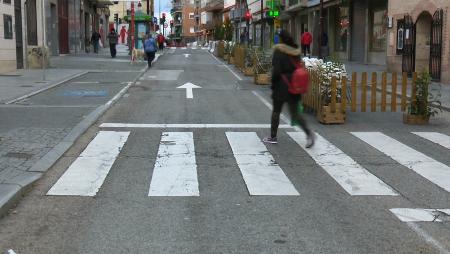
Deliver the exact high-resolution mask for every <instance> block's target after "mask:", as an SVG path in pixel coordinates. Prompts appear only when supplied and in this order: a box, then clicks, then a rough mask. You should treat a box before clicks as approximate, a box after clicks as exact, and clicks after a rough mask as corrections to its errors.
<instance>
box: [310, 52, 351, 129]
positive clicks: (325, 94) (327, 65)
mask: <svg viewBox="0 0 450 254" xmlns="http://www.w3.org/2000/svg"><path fill="white" fill-rule="evenodd" d="M303 61H304V62H305V66H306V67H307V68H308V69H309V70H310V71H311V72H310V73H311V75H314V78H312V80H315V82H314V83H311V85H310V89H311V90H312V91H313V94H314V96H315V97H316V98H317V97H318V98H317V99H318V101H320V105H319V108H318V109H316V110H317V118H318V120H319V122H321V123H325V124H338V123H344V122H345V115H346V114H345V109H344V108H342V107H341V105H342V104H341V102H342V99H343V98H342V87H341V86H339V85H338V84H340V82H341V80H342V78H343V77H346V76H347V73H346V71H345V66H344V64H342V63H340V62H339V61H328V62H323V61H322V60H319V59H314V58H305V59H303ZM333 78H334V79H336V86H335V88H333V86H332V80H333ZM333 97H334V98H333ZM333 101H335V110H334V112H333V110H332V105H331V104H332V102H333Z"/></svg>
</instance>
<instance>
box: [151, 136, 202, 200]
mask: <svg viewBox="0 0 450 254" xmlns="http://www.w3.org/2000/svg"><path fill="white" fill-rule="evenodd" d="M148 195H149V196H199V195H200V194H199V190H198V180H197V164H196V162H195V149H194V138H193V134H192V132H163V133H162V135H161V143H160V145H159V150H158V156H157V159H156V162H155V166H154V168H153V176H152V181H151V183H150V190H149V193H148Z"/></svg>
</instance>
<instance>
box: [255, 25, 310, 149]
mask: <svg viewBox="0 0 450 254" xmlns="http://www.w3.org/2000/svg"><path fill="white" fill-rule="evenodd" d="M279 37H280V43H279V44H276V45H275V46H274V53H273V57H272V86H271V89H272V100H273V109H272V118H271V128H270V137H267V138H264V139H263V142H265V143H270V144H276V143H278V140H277V132H278V126H279V124H280V114H281V111H282V109H283V104H284V103H285V102H287V104H288V105H289V113H290V115H291V118H292V119H293V121H295V122H297V123H298V124H299V125H300V127H301V128H302V130H303V131H304V132H305V133H306V135H307V143H306V147H307V148H310V147H312V146H313V145H314V133H313V132H312V131H311V130H310V129H309V127H308V125H307V123H306V121H305V119H304V118H303V117H302V115H300V113H299V112H298V105H299V102H300V99H301V94H293V93H291V92H290V87H289V84H288V82H291V81H292V77H293V73H294V71H296V70H297V68H304V66H303V65H302V63H301V60H300V56H301V51H300V49H299V48H298V46H297V45H296V44H295V43H294V40H293V39H292V37H291V36H290V35H289V33H288V32H286V31H284V30H282V31H281V32H280V34H279ZM304 73H307V72H306V71H305V72H304ZM302 81H304V82H308V76H307V74H306V78H305V80H302ZM305 85H307V83H306V84H305Z"/></svg>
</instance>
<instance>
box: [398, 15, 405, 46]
mask: <svg viewBox="0 0 450 254" xmlns="http://www.w3.org/2000/svg"><path fill="white" fill-rule="evenodd" d="M404 43H405V21H404V20H403V19H399V20H397V45H396V52H397V55H401V54H402V53H403V45H404Z"/></svg>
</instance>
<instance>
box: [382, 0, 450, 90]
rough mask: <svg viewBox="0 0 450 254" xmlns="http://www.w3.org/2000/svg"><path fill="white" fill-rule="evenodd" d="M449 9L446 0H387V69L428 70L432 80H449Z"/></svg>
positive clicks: (449, 4)
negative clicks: (388, 22)
mask: <svg viewBox="0 0 450 254" xmlns="http://www.w3.org/2000/svg"><path fill="white" fill-rule="evenodd" d="M449 12H450V1H448V0H408V1H403V0H389V12H388V15H389V17H390V18H392V28H390V29H389V42H388V45H387V66H388V69H389V71H397V72H400V71H408V72H410V71H421V70H423V69H428V70H429V71H430V73H431V74H432V77H433V79H434V80H440V81H442V82H444V83H450V18H449V16H448V15H449Z"/></svg>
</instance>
